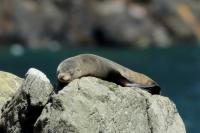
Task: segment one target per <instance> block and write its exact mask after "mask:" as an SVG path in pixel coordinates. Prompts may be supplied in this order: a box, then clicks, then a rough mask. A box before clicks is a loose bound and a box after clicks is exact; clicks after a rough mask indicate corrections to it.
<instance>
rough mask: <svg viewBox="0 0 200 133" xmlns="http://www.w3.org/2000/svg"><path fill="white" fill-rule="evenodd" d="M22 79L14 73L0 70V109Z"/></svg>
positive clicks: (12, 94) (16, 89) (17, 87)
mask: <svg viewBox="0 0 200 133" xmlns="http://www.w3.org/2000/svg"><path fill="white" fill-rule="evenodd" d="M22 81H23V79H22V78H19V77H18V76H16V75H14V74H11V73H8V72H4V71H0V109H1V108H2V106H3V105H4V104H5V103H6V102H7V101H9V100H10V99H11V98H12V97H13V96H14V95H15V93H16V92H17V91H18V89H19V87H20V86H21V84H22ZM0 117H1V112H0Z"/></svg>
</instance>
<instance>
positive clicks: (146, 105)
mask: <svg viewBox="0 0 200 133" xmlns="http://www.w3.org/2000/svg"><path fill="white" fill-rule="evenodd" d="M20 88H21V89H20V91H18V93H17V94H16V95H15V96H14V97H13V98H12V100H10V101H9V102H7V104H6V105H4V107H3V109H2V117H1V120H0V127H1V130H2V131H4V132H35V133H40V132H60V133H61V132H74V133H103V132H104V133H112V132H124V133H128V132H140V133H161V132H162V133H185V126H184V123H183V121H182V119H181V117H180V116H179V114H178V111H177V109H176V106H175V104H174V103H173V102H172V101H170V100H169V99H168V98H167V97H163V96H160V95H151V94H150V93H148V92H146V91H143V90H141V89H139V88H128V87H121V86H119V85H116V84H114V83H111V82H107V81H103V80H101V79H97V78H94V77H83V78H81V79H76V80H74V81H72V82H71V83H70V84H69V85H67V86H66V87H64V88H63V89H62V90H60V91H59V92H58V93H53V92H52V91H53V88H52V85H51V83H50V82H49V80H48V79H47V77H46V76H45V75H44V74H43V73H42V72H40V71H38V70H36V69H31V70H29V71H28V73H27V76H26V78H25V80H24V82H23V84H22V86H21V87H20Z"/></svg>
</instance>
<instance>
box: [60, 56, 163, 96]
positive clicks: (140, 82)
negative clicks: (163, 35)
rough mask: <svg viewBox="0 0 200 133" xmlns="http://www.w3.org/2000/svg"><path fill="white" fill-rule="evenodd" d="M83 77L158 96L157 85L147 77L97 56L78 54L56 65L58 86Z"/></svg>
mask: <svg viewBox="0 0 200 133" xmlns="http://www.w3.org/2000/svg"><path fill="white" fill-rule="evenodd" d="M84 76H93V77H97V78H101V79H104V80H107V81H111V82H114V83H116V84H118V85H121V86H124V87H125V86H126V87H139V88H142V89H145V90H147V91H149V92H150V93H151V94H160V87H159V85H158V84H157V83H156V82H155V81H153V80H152V79H151V78H149V77H148V76H146V75H144V74H141V73H138V72H135V71H132V70H130V69H128V68H126V67H124V66H121V65H119V64H117V63H115V62H113V61H111V60H108V59H106V58H103V57H100V56H97V55H93V54H80V55H77V56H74V57H70V58H68V59H65V60H64V61H62V62H61V63H60V64H59V65H58V68H57V78H58V81H59V83H60V85H61V84H62V85H63V84H64V85H66V84H68V83H69V82H71V81H72V80H74V79H77V78H81V77H84Z"/></svg>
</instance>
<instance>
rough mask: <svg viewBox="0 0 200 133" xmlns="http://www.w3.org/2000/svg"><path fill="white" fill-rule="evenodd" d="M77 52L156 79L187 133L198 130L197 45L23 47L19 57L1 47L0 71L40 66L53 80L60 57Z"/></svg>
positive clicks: (199, 66) (199, 53) (22, 71)
mask: <svg viewBox="0 0 200 133" xmlns="http://www.w3.org/2000/svg"><path fill="white" fill-rule="evenodd" d="M80 53H94V54H98V55H101V56H104V57H106V58H109V59H111V60H114V61H116V62H118V63H120V64H122V65H124V66H127V67H129V68H131V69H133V70H135V71H138V72H142V73H144V74H146V75H148V76H150V77H151V78H152V79H154V80H155V81H157V82H158V83H159V84H160V86H161V88H162V95H165V96H167V97H169V98H170V99H172V100H173V101H174V102H175V104H176V105H177V108H178V111H179V113H180V115H181V117H182V118H183V120H184V122H185V124H186V128H187V132H188V133H198V130H199V129H198V128H199V127H198V126H199V125H200V115H199V112H200V78H199V77H200V76H199V75H200V47H194V46H191V47H189V46H188V47H186V46H185V47H172V48H168V49H158V48H151V49H144V50H141V49H103V48H101V49H100V48H99V49H63V50H59V51H57V52H53V51H50V50H45V49H43V50H29V49H26V50H25V51H24V54H23V55H21V56H13V55H12V54H11V53H10V50H9V49H0V70H3V71H9V72H11V73H15V74H16V75H18V76H20V77H24V74H25V73H26V71H27V70H28V69H29V68H30V67H35V68H37V69H40V70H41V71H43V72H44V73H46V74H47V76H48V77H49V78H50V79H51V81H52V82H54V83H55V80H56V77H55V73H56V68H57V65H58V63H59V62H60V61H62V60H63V59H65V58H67V57H70V56H74V55H76V54H80Z"/></svg>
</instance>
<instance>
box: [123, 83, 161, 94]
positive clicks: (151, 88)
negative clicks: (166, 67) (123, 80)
mask: <svg viewBox="0 0 200 133" xmlns="http://www.w3.org/2000/svg"><path fill="white" fill-rule="evenodd" d="M125 86H127V87H138V88H142V89H144V90H146V91H148V92H149V93H151V94H160V90H161V88H160V87H159V86H158V85H143V84H136V83H127V84H126V85H125Z"/></svg>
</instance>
